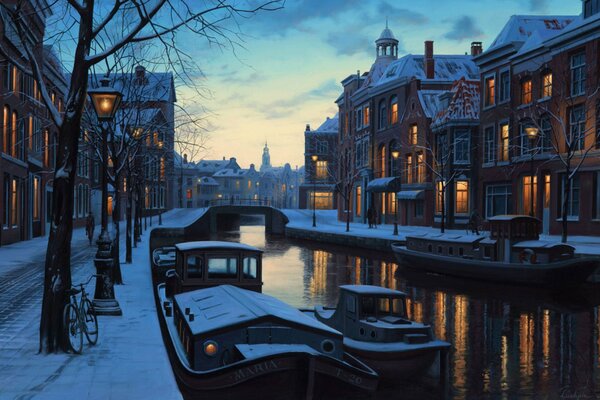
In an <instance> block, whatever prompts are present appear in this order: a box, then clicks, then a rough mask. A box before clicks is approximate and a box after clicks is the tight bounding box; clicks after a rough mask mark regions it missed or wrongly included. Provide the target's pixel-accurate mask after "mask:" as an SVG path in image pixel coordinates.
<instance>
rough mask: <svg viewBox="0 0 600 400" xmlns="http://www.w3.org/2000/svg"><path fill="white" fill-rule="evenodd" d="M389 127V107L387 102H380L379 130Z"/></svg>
mask: <svg viewBox="0 0 600 400" xmlns="http://www.w3.org/2000/svg"><path fill="white" fill-rule="evenodd" d="M386 127H387V106H386V104H385V100H381V101H380V102H379V129H384V128H386Z"/></svg>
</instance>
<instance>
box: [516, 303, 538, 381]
mask: <svg viewBox="0 0 600 400" xmlns="http://www.w3.org/2000/svg"><path fill="white" fill-rule="evenodd" d="M534 328H535V321H534V320H533V316H532V315H531V314H521V315H520V317H519V361H520V364H521V373H522V375H523V374H524V375H525V376H527V377H528V376H530V375H531V374H532V373H533V333H534Z"/></svg>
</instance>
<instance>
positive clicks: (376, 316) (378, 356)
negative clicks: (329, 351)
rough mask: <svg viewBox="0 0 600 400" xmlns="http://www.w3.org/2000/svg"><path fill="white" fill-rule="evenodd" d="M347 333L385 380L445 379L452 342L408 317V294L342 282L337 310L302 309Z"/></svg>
mask: <svg viewBox="0 0 600 400" xmlns="http://www.w3.org/2000/svg"><path fill="white" fill-rule="evenodd" d="M302 312H304V313H305V314H307V315H310V316H311V317H313V318H315V319H316V320H317V321H320V322H323V323H324V324H326V325H328V326H330V327H332V328H334V329H336V330H338V331H340V332H341V333H342V334H343V335H344V349H345V350H346V351H347V352H349V353H350V354H352V355H354V356H356V357H357V358H358V359H360V360H361V361H363V362H364V363H366V364H367V365H369V366H371V367H372V368H373V369H374V370H375V371H377V373H379V375H380V377H381V378H382V379H383V380H385V381H388V382H390V381H398V380H399V379H400V380H401V379H403V378H409V377H414V376H415V375H419V374H424V373H426V372H429V373H430V375H431V376H433V377H436V378H441V379H443V378H444V375H445V374H446V372H447V371H446V369H447V351H448V349H449V348H450V344H449V343H447V342H444V341H441V340H437V339H435V338H434V337H433V333H432V330H431V327H430V326H429V325H424V324H421V323H418V322H414V321H411V320H409V319H408V318H407V315H406V294H405V293H403V292H400V291H398V290H392V289H387V288H383V287H379V286H370V285H344V286H340V297H339V301H338V304H337V307H335V308H328V307H322V306H317V307H315V309H314V310H307V309H304V310H302Z"/></svg>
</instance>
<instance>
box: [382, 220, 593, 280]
mask: <svg viewBox="0 0 600 400" xmlns="http://www.w3.org/2000/svg"><path fill="white" fill-rule="evenodd" d="M488 222H489V225H490V236H489V237H485V236H483V235H456V234H450V233H446V234H426V235H413V236H407V237H406V245H401V244H397V243H394V244H392V250H393V252H394V254H395V255H396V258H397V259H398V261H399V262H400V264H401V265H402V266H404V267H408V268H415V269H420V270H423V271H427V272H433V273H438V274H444V275H452V276H456V277H461V278H469V279H477V280H486V281H492V282H499V283H509V284H520V285H528V286H561V287H564V286H565V285H568V284H580V283H582V282H585V281H586V280H587V279H588V278H589V276H590V275H591V274H593V273H594V271H595V270H596V269H597V268H598V265H599V260H598V259H597V258H593V257H584V256H576V255H575V248H574V247H573V246H570V245H568V244H564V243H554V242H548V241H543V240H539V232H540V228H541V221H540V220H539V219H537V218H534V217H529V216H526V215H501V216H496V217H491V218H488Z"/></svg>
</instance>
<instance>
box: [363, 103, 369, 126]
mask: <svg viewBox="0 0 600 400" xmlns="http://www.w3.org/2000/svg"><path fill="white" fill-rule="evenodd" d="M370 122H371V114H370V109H369V106H365V115H364V123H365V126H369V123H370Z"/></svg>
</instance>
